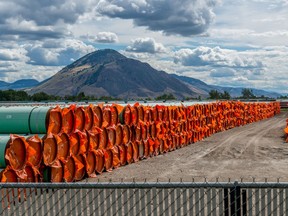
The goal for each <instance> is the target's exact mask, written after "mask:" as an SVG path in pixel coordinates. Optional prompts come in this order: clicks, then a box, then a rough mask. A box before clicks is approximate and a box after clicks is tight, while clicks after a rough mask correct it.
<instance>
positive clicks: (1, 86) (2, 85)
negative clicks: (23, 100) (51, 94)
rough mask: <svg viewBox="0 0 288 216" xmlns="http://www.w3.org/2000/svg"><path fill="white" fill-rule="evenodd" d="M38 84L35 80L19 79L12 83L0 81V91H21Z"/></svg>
mask: <svg viewBox="0 0 288 216" xmlns="http://www.w3.org/2000/svg"><path fill="white" fill-rule="evenodd" d="M38 84H39V82H38V81H37V80H35V79H21V80H17V81H16V82H13V83H8V82H4V81H0V90H7V89H14V90H21V89H27V88H32V87H35V86H37V85H38Z"/></svg>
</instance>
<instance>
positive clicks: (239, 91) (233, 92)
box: [211, 85, 282, 98]
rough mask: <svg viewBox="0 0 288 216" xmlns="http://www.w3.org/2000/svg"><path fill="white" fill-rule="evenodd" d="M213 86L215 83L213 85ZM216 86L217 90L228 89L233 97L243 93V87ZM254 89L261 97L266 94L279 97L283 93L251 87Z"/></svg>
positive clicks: (255, 93) (266, 95)
mask: <svg viewBox="0 0 288 216" xmlns="http://www.w3.org/2000/svg"><path fill="white" fill-rule="evenodd" d="M211 86H212V87H213V85H211ZM214 88H215V89H216V90H220V91H222V92H223V91H227V92H229V94H230V95H231V96H232V97H239V96H241V95H242V90H243V88H240V87H238V88H236V87H223V86H214ZM249 89H251V90H252V92H253V94H254V95H255V96H256V97H261V96H265V97H270V98H277V97H280V96H282V95H281V94H279V93H277V92H269V91H265V90H262V89H255V88H249Z"/></svg>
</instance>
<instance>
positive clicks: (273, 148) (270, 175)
mask: <svg viewBox="0 0 288 216" xmlns="http://www.w3.org/2000/svg"><path fill="white" fill-rule="evenodd" d="M287 118H288V112H287V111H285V112H281V114H279V115H276V116H275V117H273V118H270V119H266V120H262V121H259V122H255V123H252V124H249V125H246V126H241V127H237V128H233V129H230V130H227V131H223V132H220V133H217V134H214V135H212V136H211V137H207V138H205V139H204V140H202V141H199V142H197V143H194V144H192V145H189V146H186V147H184V148H181V149H178V150H177V151H173V152H169V153H167V154H163V155H159V156H157V157H153V158H149V159H147V160H144V161H141V162H140V163H134V164H131V165H129V166H125V167H121V168H119V169H116V170H113V172H109V173H103V174H102V175H98V179H99V180H100V181H109V179H113V181H122V179H123V181H131V180H132V181H133V178H135V181H144V180H145V179H146V180H147V181H157V178H158V180H159V181H168V180H169V179H171V181H176V182H178V181H179V180H181V178H182V179H183V181H193V179H194V181H195V182H203V181H205V178H206V180H207V181H208V182H215V181H217V179H218V181H220V182H227V181H229V179H230V180H231V181H232V182H233V181H235V180H238V181H241V179H242V180H243V181H245V182H252V181H254V180H255V181H256V182H264V181H265V180H266V178H267V181H270V182H276V181H278V178H279V181H280V182H287V181H288V175H287V173H288V159H287V158H288V143H286V142H285V135H284V131H283V129H284V128H285V125H286V119H287ZM287 132H288V131H287ZM98 179H89V181H96V180H98Z"/></svg>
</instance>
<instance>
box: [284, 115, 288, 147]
mask: <svg viewBox="0 0 288 216" xmlns="http://www.w3.org/2000/svg"><path fill="white" fill-rule="evenodd" d="M284 132H285V134H286V142H287V143H288V119H286V128H285V129H284Z"/></svg>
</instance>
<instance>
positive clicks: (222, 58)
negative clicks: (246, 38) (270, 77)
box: [174, 46, 263, 68]
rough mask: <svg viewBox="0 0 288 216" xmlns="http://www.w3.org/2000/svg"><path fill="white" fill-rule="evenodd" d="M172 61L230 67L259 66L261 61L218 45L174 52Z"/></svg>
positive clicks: (191, 64)
mask: <svg viewBox="0 0 288 216" xmlns="http://www.w3.org/2000/svg"><path fill="white" fill-rule="evenodd" d="M174 62H175V63H180V64H182V65H184V66H206V65H209V66H215V67H232V68H261V67H263V63H262V62H261V61H259V60H254V59H253V58H248V57H246V56H244V55H241V54H240V52H237V51H235V50H229V49H222V48H220V47H214V48H210V47H203V46H200V47H197V48H195V49H180V50H179V51H176V52H175V55H174Z"/></svg>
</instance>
